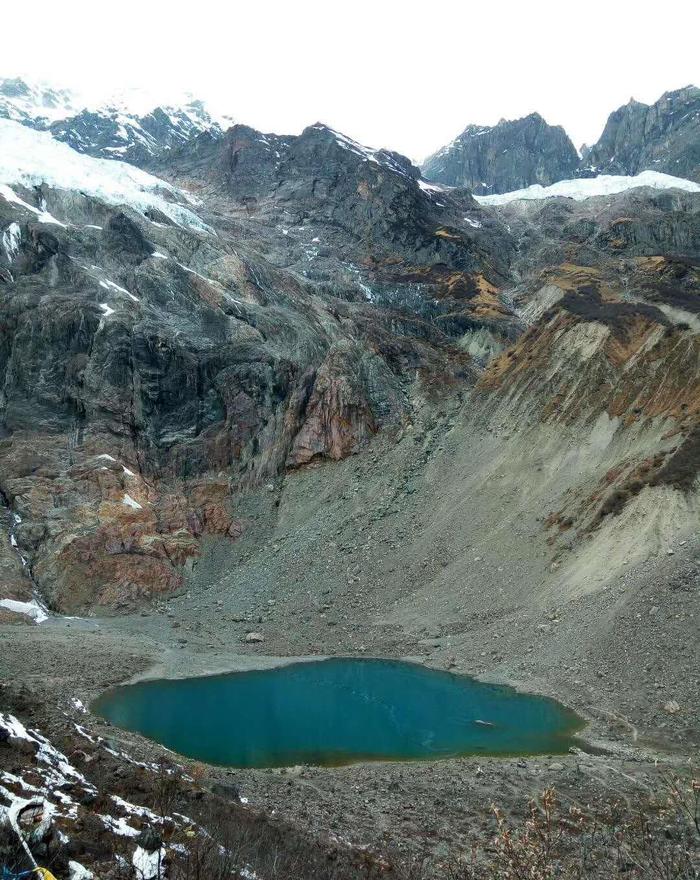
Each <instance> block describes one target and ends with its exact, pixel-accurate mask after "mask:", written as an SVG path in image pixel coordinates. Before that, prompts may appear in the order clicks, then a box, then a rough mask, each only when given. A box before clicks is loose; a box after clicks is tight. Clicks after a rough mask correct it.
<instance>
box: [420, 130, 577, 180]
mask: <svg viewBox="0 0 700 880" xmlns="http://www.w3.org/2000/svg"><path fill="white" fill-rule="evenodd" d="M578 164H579V158H578V154H577V152H576V149H575V147H574V145H573V144H572V143H571V141H570V139H569V137H568V135H567V134H566V132H565V131H564V129H563V128H562V127H561V126H560V125H556V126H555V125H548V124H547V123H546V122H545V121H544V119H543V118H542V117H541V116H540V115H539V113H531V114H530V115H529V116H525V117H524V118H523V119H515V120H507V121H506V120H503V121H501V122H499V123H498V125H495V126H493V127H490V128H489V127H485V126H478V125H470V126H468V127H467V128H466V129H465V130H464V131H463V132H462V134H461V135H459V137H457V138H456V139H455V140H454V141H452V143H451V144H448V146H446V147H443V148H442V149H441V150H438V152H437V153H435V154H434V155H432V156H430V158H428V159H426V161H425V163H424V164H423V174H424V175H425V177H426V179H427V180H432V181H435V182H436V183H442V184H447V185H448V186H463V187H467V188H468V189H470V190H471V191H472V192H474V193H476V194H477V195H493V194H494V193H504V192H512V191H513V190H517V189H523V188H525V187H526V186H530V185H531V184H533V183H539V184H542V185H543V186H546V185H548V184H550V183H555V182H556V181H558V180H565V179H567V178H570V177H573V176H574V174H575V172H576V169H577V168H578Z"/></svg>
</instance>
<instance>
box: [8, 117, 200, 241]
mask: <svg viewBox="0 0 700 880" xmlns="http://www.w3.org/2000/svg"><path fill="white" fill-rule="evenodd" d="M3 184H4V185H7V186H9V187H12V186H13V185H15V186H22V187H26V188H31V187H33V186H38V185H41V184H46V185H47V186H49V187H52V188H55V189H63V190H75V191H76V192H81V193H84V194H85V195H88V196H92V197H94V198H97V199H100V200H101V201H102V202H104V203H106V204H108V205H128V206H130V207H132V208H135V209H136V210H138V211H141V212H142V213H143V212H146V211H148V210H154V209H155V210H157V211H160V212H161V213H162V214H164V215H165V216H166V217H169V218H170V220H172V221H173V222H174V223H176V224H178V225H180V226H188V227H190V228H194V229H200V230H202V231H209V228H208V227H207V226H206V224H205V223H204V222H203V221H202V220H201V219H200V218H199V217H198V216H197V215H196V214H195V213H194V212H193V211H192V210H191V209H190V208H189V207H185V205H183V204H182V202H188V203H189V204H190V205H194V204H195V200H194V199H193V198H192V197H191V196H189V195H188V194H187V193H185V192H184V191H183V190H180V189H177V188H176V187H174V186H171V185H170V184H169V183H166V182H165V181H163V180H160V179H159V178H158V177H154V176H153V175H151V174H147V173H146V172H145V171H141V170H140V169H139V168H135V167H134V166H132V165H128V164H127V163H126V162H117V161H110V160H107V159H93V158H92V157H90V156H84V155H81V154H80V153H77V152H76V151H75V150H72V149H71V148H70V147H69V146H67V145H66V144H62V143H59V142H58V141H57V140H55V139H54V138H53V137H51V135H50V134H49V133H48V132H44V131H35V130H34V129H32V128H28V127H26V126H24V125H20V124H19V123H18V122H12V121H10V120H7V119H0V186H1V185H3ZM15 200H17V199H15ZM58 219H59V220H60V218H58Z"/></svg>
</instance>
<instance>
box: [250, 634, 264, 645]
mask: <svg viewBox="0 0 700 880" xmlns="http://www.w3.org/2000/svg"><path fill="white" fill-rule="evenodd" d="M245 640H246V642H248V643H249V644H250V643H252V642H264V641H265V639H264V638H263V636H262V633H257V632H249V633H246V637H245Z"/></svg>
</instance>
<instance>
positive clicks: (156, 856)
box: [131, 846, 165, 880]
mask: <svg viewBox="0 0 700 880" xmlns="http://www.w3.org/2000/svg"><path fill="white" fill-rule="evenodd" d="M164 858H165V849H164V848H163V847H161V848H160V849H155V850H153V852H148V850H145V849H144V848H143V847H141V846H137V847H136V849H135V850H134V854H133V856H132V857H131V863H132V865H133V866H134V871H135V873H136V877H137V878H138V880H155V878H157V877H162V876H164V874H165V871H164V870H163V869H162V864H163V859H164Z"/></svg>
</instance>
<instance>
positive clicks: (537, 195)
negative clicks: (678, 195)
mask: <svg viewBox="0 0 700 880" xmlns="http://www.w3.org/2000/svg"><path fill="white" fill-rule="evenodd" d="M639 186H649V187H652V188H653V189H683V190H685V191H686V192H700V184H697V183H693V181H692V180H684V179H683V178H682V177H673V176H672V175H671V174H661V173H660V172H659V171H642V173H641V174H636V175H634V177H626V176H624V175H616V174H601V175H600V176H599V177H587V178H581V179H580V180H560V181H559V182H558V183H553V184H552V185H551V186H540V185H539V184H535V185H533V186H528V187H527V188H526V189H518V190H514V191H513V192H508V193H501V194H499V195H493V196H474V198H475V199H476V200H477V202H481V204H482V205H505V204H507V203H508V202H515V201H518V200H519V199H550V198H554V197H555V196H561V197H563V198H567V199H575V200H576V201H577V202H581V201H583V200H584V199H590V198H592V197H593V196H607V195H613V194H614V193H620V192H624V191H625V190H628V189H635V188H636V187H639Z"/></svg>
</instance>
